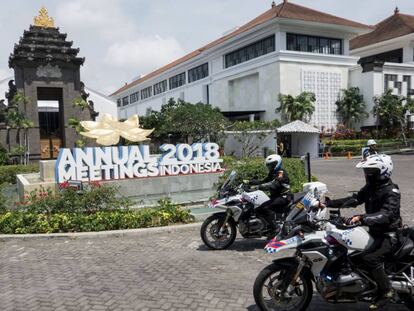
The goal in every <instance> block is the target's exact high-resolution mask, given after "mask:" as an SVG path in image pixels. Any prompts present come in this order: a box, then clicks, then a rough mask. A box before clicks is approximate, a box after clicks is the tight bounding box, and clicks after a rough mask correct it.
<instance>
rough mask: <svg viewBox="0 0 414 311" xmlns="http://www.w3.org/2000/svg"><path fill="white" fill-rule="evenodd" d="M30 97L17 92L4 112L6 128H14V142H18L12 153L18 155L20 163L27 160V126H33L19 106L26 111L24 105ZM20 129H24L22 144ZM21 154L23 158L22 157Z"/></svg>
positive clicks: (28, 101)
mask: <svg viewBox="0 0 414 311" xmlns="http://www.w3.org/2000/svg"><path fill="white" fill-rule="evenodd" d="M30 101H31V100H30V98H29V97H28V96H25V95H24V94H23V93H22V92H17V93H16V95H14V97H13V99H12V102H11V105H10V106H9V107H7V110H6V113H5V123H6V126H7V127H8V129H16V130H17V131H16V142H17V144H18V146H17V147H14V148H13V150H14V153H15V154H16V155H19V157H20V163H24V164H27V163H28V162H29V153H28V151H29V135H27V134H28V130H29V128H31V127H33V122H32V121H31V120H29V119H27V118H26V117H25V115H24V114H23V112H22V111H21V110H20V108H21V107H22V106H23V107H24V111H26V105H27V104H28V103H30ZM21 129H23V130H24V132H23V146H22V143H21V138H20V131H21ZM22 155H24V158H23V159H22Z"/></svg>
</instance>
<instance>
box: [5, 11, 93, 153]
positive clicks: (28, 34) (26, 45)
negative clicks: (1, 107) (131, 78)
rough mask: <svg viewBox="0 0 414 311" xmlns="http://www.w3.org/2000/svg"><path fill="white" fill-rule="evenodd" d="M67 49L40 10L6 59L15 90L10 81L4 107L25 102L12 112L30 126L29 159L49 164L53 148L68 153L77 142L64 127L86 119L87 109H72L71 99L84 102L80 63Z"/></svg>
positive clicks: (68, 43)
mask: <svg viewBox="0 0 414 311" xmlns="http://www.w3.org/2000/svg"><path fill="white" fill-rule="evenodd" d="M72 44H73V42H71V41H66V34H64V33H61V32H60V31H59V28H57V27H55V25H54V21H53V19H52V18H50V17H49V16H48V13H47V10H46V9H45V8H42V9H41V10H40V11H39V16H38V17H35V19H34V25H31V26H30V28H29V30H26V31H24V33H23V36H22V37H21V38H20V40H19V43H18V44H16V45H15V46H14V50H13V53H12V54H11V55H10V58H9V67H10V68H13V69H14V75H15V85H14V84H13V81H11V82H10V83H9V86H10V90H9V94H8V96H7V97H8V100H9V101H10V100H11V99H12V98H13V96H14V94H16V92H18V91H20V92H22V93H23V94H24V95H25V96H27V97H28V98H29V99H30V102H29V103H27V104H25V105H23V106H24V107H19V108H18V109H19V110H20V111H21V112H23V114H24V115H25V117H26V118H27V119H29V120H31V121H33V124H34V127H33V128H30V129H29V131H28V138H29V139H28V140H29V141H30V145H29V152H30V157H31V159H39V158H44V159H47V158H55V157H56V156H57V150H58V148H59V147H69V148H70V147H74V146H75V142H76V140H77V139H78V136H77V133H76V132H75V130H74V129H72V128H70V127H69V125H68V123H69V119H70V118H76V119H78V120H88V119H90V111H89V109H83V110H82V109H80V108H79V107H74V106H73V102H74V100H75V99H78V98H82V97H83V98H85V93H84V91H83V83H82V82H81V79H80V66H81V65H82V64H83V63H84V60H85V59H84V58H80V57H77V55H78V53H79V49H76V48H73V47H72ZM38 101H54V103H55V104H56V102H58V107H56V105H55V107H53V109H50V107H49V108H48V107H41V108H40V109H39V105H38ZM51 110H52V111H53V113H52V112H50V111H51ZM48 112H49V114H48ZM56 112H57V113H56ZM1 136H2V137H1V143H2V144H3V146H4V145H6V144H7V143H5V141H6V134H5V131H1ZM9 136H10V135H9ZM7 139H10V137H9V138H7Z"/></svg>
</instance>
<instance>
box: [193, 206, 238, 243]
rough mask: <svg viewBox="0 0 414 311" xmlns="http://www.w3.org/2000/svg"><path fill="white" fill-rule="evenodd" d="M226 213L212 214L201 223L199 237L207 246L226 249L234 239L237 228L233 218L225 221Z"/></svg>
mask: <svg viewBox="0 0 414 311" xmlns="http://www.w3.org/2000/svg"><path fill="white" fill-rule="evenodd" d="M225 220H226V214H224V213H219V214H213V215H211V216H210V217H208V218H207V219H206V220H205V221H204V222H203V224H202V225H201V229H200V234H201V239H202V240H203V242H204V244H205V245H207V247H208V248H210V249H214V250H220V249H226V248H228V247H229V246H230V245H232V244H233V242H234V240H235V239H236V234H237V228H236V224H235V222H234V220H233V218H229V219H228V220H227V222H226V223H224V222H225Z"/></svg>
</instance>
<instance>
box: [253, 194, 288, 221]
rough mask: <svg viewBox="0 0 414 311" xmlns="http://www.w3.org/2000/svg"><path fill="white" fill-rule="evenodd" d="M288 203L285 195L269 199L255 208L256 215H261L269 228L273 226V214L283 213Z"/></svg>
mask: <svg viewBox="0 0 414 311" xmlns="http://www.w3.org/2000/svg"><path fill="white" fill-rule="evenodd" d="M289 202H290V201H289V199H288V196H287V195H284V196H282V197H277V198H274V199H270V200H269V201H266V202H264V203H263V204H262V205H260V206H258V207H257V208H256V213H257V214H259V215H262V216H263V217H264V218H265V219H266V220H267V222H268V223H269V224H270V225H271V226H274V221H273V220H274V219H275V214H276V213H283V212H284V211H285V208H286V207H287V206H288V204H289Z"/></svg>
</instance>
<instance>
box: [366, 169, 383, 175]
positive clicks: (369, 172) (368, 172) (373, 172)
mask: <svg viewBox="0 0 414 311" xmlns="http://www.w3.org/2000/svg"><path fill="white" fill-rule="evenodd" d="M379 172H380V170H379V169H378V168H374V167H367V168H364V174H365V176H376V175H378V174H379Z"/></svg>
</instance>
